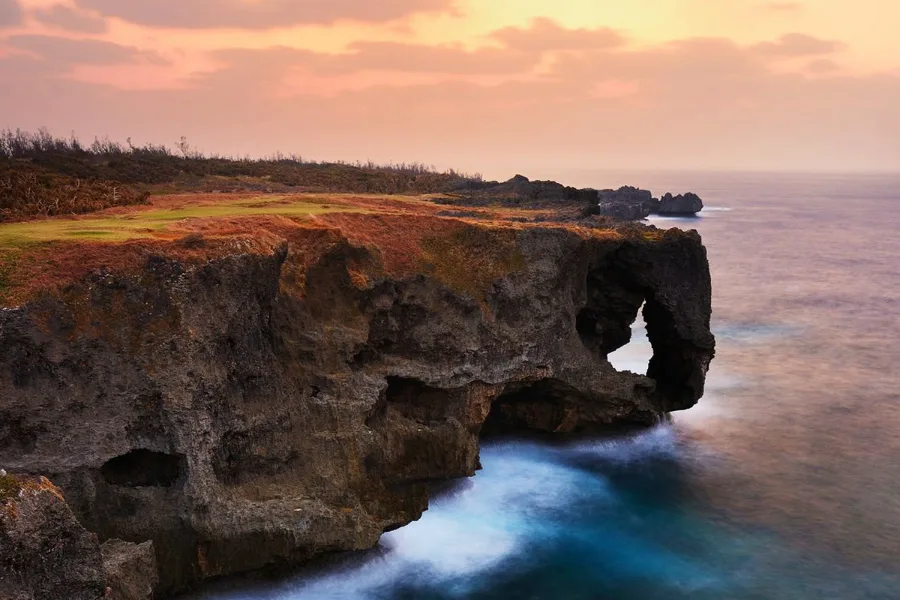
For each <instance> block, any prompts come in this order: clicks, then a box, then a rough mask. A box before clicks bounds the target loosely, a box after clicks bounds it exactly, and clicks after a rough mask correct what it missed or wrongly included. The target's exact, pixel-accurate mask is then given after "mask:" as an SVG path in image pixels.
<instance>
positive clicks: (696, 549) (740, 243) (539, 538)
mask: <svg viewBox="0 0 900 600" xmlns="http://www.w3.org/2000/svg"><path fill="white" fill-rule="evenodd" d="M539 175H540V177H541V178H544V177H547V178H554V179H558V180H561V181H565V182H566V183H567V184H571V185H578V186H590V187H598V188H602V187H618V186H620V185H625V184H629V185H637V186H641V187H645V188H648V189H651V190H653V191H654V193H655V194H656V195H659V194H661V193H664V192H667V191H672V192H683V191H695V192H697V193H699V194H700V195H701V196H702V197H703V199H704V201H705V202H706V205H707V209H706V210H704V212H703V213H702V215H701V217H699V218H697V219H667V218H655V219H653V221H652V223H653V224H655V225H657V226H658V227H670V226H671V227H682V228H695V229H697V230H699V231H700V233H701V234H702V235H703V239H704V242H705V243H706V245H707V248H708V250H709V258H710V263H711V267H712V276H713V290H714V306H713V330H714V332H715V333H716V336H717V339H718V356H717V358H716V360H715V361H714V362H713V366H712V369H711V371H710V377H709V382H708V387H707V394H706V397H705V398H703V399H702V400H701V402H700V404H699V405H698V406H697V407H696V408H695V409H693V410H691V411H688V412H684V413H677V414H676V415H675V416H674V419H673V423H672V424H670V425H666V426H661V427H658V428H656V429H653V430H649V431H646V432H643V433H640V434H637V435H633V436H631V437H627V438H617V439H590V440H585V439H580V440H571V441H565V442H559V443H544V442H538V441H534V440H493V441H490V442H488V443H486V444H485V446H484V448H483V451H482V463H483V465H484V470H483V471H481V472H479V474H478V475H477V476H476V477H475V478H474V479H471V480H468V481H465V482H460V483H459V484H458V485H456V486H453V487H452V488H451V489H450V490H449V491H447V492H446V493H445V494H443V495H441V496H439V497H438V498H437V499H436V500H435V501H434V502H433V503H432V506H431V508H430V510H429V511H428V512H427V513H426V514H425V516H424V517H423V518H422V519H421V521H419V522H417V523H413V524H412V525H410V526H408V527H406V528H403V529H401V530H399V531H395V532H392V533H390V534H387V535H385V536H384V538H383V542H382V546H383V547H382V549H381V550H380V551H378V552H373V553H370V554H366V555H364V556H362V557H359V558H355V559H352V560H350V561H344V562H343V563H340V564H337V565H335V566H333V567H330V568H328V569H325V570H318V571H315V572H314V573H312V574H310V573H305V574H303V575H302V576H296V577H288V578H286V579H284V580H283V581H279V582H276V583H272V582H268V583H259V582H229V583H227V584H225V585H220V586H215V587H214V588H211V589H209V590H208V591H206V592H204V593H203V594H201V595H200V596H196V598H202V599H203V600H213V599H215V600H300V599H303V600H306V599H311V600H319V599H355V598H361V599H389V598H398V599H420V598H421V599H448V600H449V599H458V598H471V599H484V600H487V599H498V600H499V599H534V600H539V599H540V600H543V599H547V600H565V599H572V600H581V599H584V600H588V599H590V600H599V599H616V600H618V599H638V600H644V599H648V600H649V599H653V600H678V599H688V598H690V599H701V600H705V599H709V600H713V599H715V600H722V599H730V600H745V599H746V600H750V599H753V600H757V599H758V600H762V599H782V598H785V599H797V600H805V599H814V600H830V599H840V600H863V599H866V600H868V599H885V600H887V599H896V598H900V342H898V340H900V175H893V176H889V175H854V176H849V175H848V176H841V175H793V174H727V173H638V172H631V173H606V172H585V171H580V172H556V173H541V174H539ZM649 357H650V347H649V343H648V342H647V340H646V335H645V333H644V332H643V330H642V323H640V322H638V323H636V324H635V335H634V340H633V342H632V344H630V345H629V346H627V347H626V348H624V349H622V350H620V351H619V352H618V353H616V355H615V356H614V357H613V359H614V364H615V365H616V366H617V368H620V369H628V370H633V371H644V370H645V369H646V366H647V361H648V359H649Z"/></svg>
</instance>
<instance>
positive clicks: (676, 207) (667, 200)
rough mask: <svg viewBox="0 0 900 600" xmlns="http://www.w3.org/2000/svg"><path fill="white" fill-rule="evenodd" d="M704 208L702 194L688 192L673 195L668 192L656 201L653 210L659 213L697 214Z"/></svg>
mask: <svg viewBox="0 0 900 600" xmlns="http://www.w3.org/2000/svg"><path fill="white" fill-rule="evenodd" d="M701 210H703V200H701V199H700V196H698V195H697V194H693V193H690V192H688V193H687V194H679V195H677V196H673V195H672V194H666V195H665V196H663V197H662V198H660V199H659V200H657V201H655V202H654V208H653V212H654V213H656V214H659V215H696V214H697V213H698V212H700V211H701Z"/></svg>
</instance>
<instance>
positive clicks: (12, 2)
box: [0, 0, 22, 27]
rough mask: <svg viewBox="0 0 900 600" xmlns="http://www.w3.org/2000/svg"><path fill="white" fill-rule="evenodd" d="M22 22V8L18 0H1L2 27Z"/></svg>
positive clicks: (0, 22)
mask: <svg viewBox="0 0 900 600" xmlns="http://www.w3.org/2000/svg"><path fill="white" fill-rule="evenodd" d="M21 22H22V8H21V7H20V6H19V3H18V2H17V1H16V0H0V27H10V26H12V25H18V24H19V23H21Z"/></svg>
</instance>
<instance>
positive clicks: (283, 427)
mask: <svg viewBox="0 0 900 600" xmlns="http://www.w3.org/2000/svg"><path fill="white" fill-rule="evenodd" d="M385 218H388V217H385ZM471 228H472V232H468V230H464V231H463V232H462V234H459V235H462V236H463V237H465V236H466V235H470V234H475V233H478V231H476V230H477V229H478V227H477V226H475V225H472V226H471ZM467 232H468V233H467ZM514 241H515V252H516V257H515V260H512V261H507V262H508V264H509V265H510V269H509V272H508V274H506V275H505V276H502V277H498V278H494V279H493V280H492V281H491V282H490V283H489V285H487V286H485V289H484V290H483V292H478V293H473V292H472V291H471V290H469V291H465V292H463V291H460V290H459V289H453V288H451V287H448V286H447V285H445V284H442V283H441V282H440V281H439V280H438V279H436V278H435V277H434V276H432V275H430V274H429V272H431V271H434V272H436V273H445V272H446V273H450V275H453V274H454V273H455V272H454V271H453V270H452V267H453V265H452V264H450V265H443V266H438V267H434V269H432V268H430V267H429V265H425V266H424V267H423V269H422V274H421V275H416V276H409V277H403V278H397V277H391V276H387V275H385V274H384V271H383V269H382V268H381V266H380V265H381V260H382V259H381V257H380V256H379V255H378V252H376V251H373V250H370V249H367V248H362V247H358V246H354V245H352V244H350V243H349V242H347V241H346V240H341V239H337V240H335V241H334V242H333V243H330V244H329V245H327V247H325V248H324V249H323V250H321V251H319V252H317V253H316V254H314V255H312V254H311V253H310V251H309V250H308V248H306V247H304V245H303V244H299V243H295V242H293V241H291V240H290V239H287V240H285V241H284V243H282V244H281V245H277V246H275V247H273V248H272V251H271V252H269V253H263V254H260V253H240V252H236V253H235V254H234V255H233V256H230V257H226V258H222V259H217V260H214V261H211V262H209V263H208V264H206V265H204V266H201V267H194V268H186V267H184V266H182V265H181V264H179V263H178V262H177V261H175V260H170V259H165V258H163V257H152V256H151V257H148V258H147V262H146V265H145V267H144V269H143V271H142V273H141V274H140V275H139V276H128V277H126V276H119V275H116V274H114V273H98V274H96V275H95V276H93V277H92V278H90V279H89V280H86V281H84V282H82V283H81V284H79V285H76V286H74V287H72V288H70V289H68V290H66V291H65V293H63V294H62V295H61V296H60V297H46V298H44V299H43V300H41V301H38V302H34V303H32V304H30V305H28V306H26V307H23V308H20V309H15V310H5V311H0V398H2V399H3V400H2V403H0V464H4V465H7V466H8V467H9V468H13V469H16V470H20V471H23V472H32V473H46V474H48V475H49V476H51V478H52V479H53V480H54V481H55V482H56V483H57V484H58V485H59V486H60V487H61V488H62V489H63V490H64V492H65V494H66V497H67V499H68V500H69V503H70V505H71V507H72V509H73V511H74V512H75V513H76V514H77V515H78V517H79V519H80V520H81V522H82V524H83V525H84V526H85V527H86V528H87V529H88V530H90V531H92V532H96V533H97V534H98V535H99V537H100V539H101V540H109V539H121V540H125V541H127V542H133V543H143V542H146V541H148V540H152V541H153V543H154V546H155V549H156V560H157V563H158V571H159V576H160V584H159V588H158V591H159V592H160V594H161V595H164V594H167V593H171V592H174V591H176V590H178V589H181V588H183V587H185V586H187V585H190V584H192V583H194V582H197V581H200V580H202V579H205V578H210V577H215V576H220V575H225V574H230V573H235V572H241V571H248V570H253V569H258V568H262V567H267V566H273V565H276V566H277V565H289V564H295V563H298V562H301V561H304V560H307V559H310V558H312V557H315V556H317V555H319V554H322V553H326V552H332V551H340V550H356V549H364V548H369V547H371V546H373V545H374V544H375V543H376V542H377V540H378V538H379V536H380V535H381V534H382V533H383V532H384V531H386V530H390V529H394V528H397V527H400V526H402V525H404V524H406V523H408V522H410V521H411V520H414V519H417V518H418V517H419V516H420V515H421V514H422V511H423V510H424V509H425V507H426V505H427V499H428V487H429V483H431V482H434V481H439V480H444V479H447V478H453V477H463V476H469V475H472V474H473V473H474V472H475V470H476V468H477V467H478V436H479V433H480V431H481V429H482V427H483V426H484V424H485V422H486V421H488V422H489V426H491V427H494V428H497V429H504V428H516V429H521V428H531V429H537V430H543V431H554V432H572V431H579V430H589V429H597V428H603V427H605V426H608V425H611V424H620V423H635V424H649V423H654V422H656V421H657V419H659V418H660V417H661V416H662V415H664V414H665V413H667V412H669V411H673V410H681V409H687V408H690V407H691V406H693V405H694V404H695V403H696V402H697V400H698V399H699V398H700V396H701V395H702V393H703V383H704V379H705V375H706V370H707V367H708V365H709V361H710V359H711V358H712V356H713V351H714V340H713V337H712V335H711V333H710V331H709V319H710V295H711V290H710V280H709V270H708V265H707V261H706V252H705V249H704V248H703V246H702V243H701V241H700V238H699V236H698V235H696V233H683V232H679V231H674V230H673V231H672V232H660V231H657V230H653V229H648V228H636V229H633V230H629V231H624V232H620V233H618V234H615V235H608V236H603V235H585V234H583V233H578V232H576V231H572V230H569V229H566V228H563V227H549V226H548V227H543V228H537V227H535V228H524V229H522V230H520V231H517V232H516V233H515V240H514ZM504 264H506V263H504ZM489 266H491V268H494V266H492V265H489ZM491 272H493V271H491ZM462 273H464V270H463V271H462ZM450 275H448V277H449V276H450ZM466 283H467V282H465V281H463V282H462V283H461V285H463V284H466ZM642 306H643V307H644V308H643V311H644V316H645V318H646V320H647V322H648V333H649V336H650V339H651V341H652V343H653V346H654V349H655V356H654V358H653V361H652V362H651V365H650V371H649V377H647V376H643V375H637V374H632V373H619V372H616V371H615V369H614V368H613V367H612V366H611V365H610V364H609V362H608V361H607V360H606V357H607V355H608V354H609V353H610V352H612V351H613V350H615V349H617V348H619V347H621V346H622V345H624V344H625V343H627V342H628V341H629V339H630V329H629V326H630V325H631V323H632V322H633V321H634V320H635V318H636V315H637V313H638V311H639V310H641V307H642Z"/></svg>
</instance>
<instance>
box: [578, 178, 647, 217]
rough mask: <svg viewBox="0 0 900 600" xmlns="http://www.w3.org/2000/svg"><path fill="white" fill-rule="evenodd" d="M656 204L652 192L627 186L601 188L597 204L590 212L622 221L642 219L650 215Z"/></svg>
mask: <svg viewBox="0 0 900 600" xmlns="http://www.w3.org/2000/svg"><path fill="white" fill-rule="evenodd" d="M654 206H655V204H654V200H653V195H652V194H651V193H650V192H648V191H647V190H642V189H639V188H635V187H630V186H626V187H621V188H619V189H617V190H600V192H598V199H597V205H596V207H595V208H594V209H593V210H591V211H590V212H591V214H597V215H603V216H607V217H613V218H615V219H619V220H620V221H640V220H642V219H646V218H647V217H648V216H650V213H651V211H652V210H653V208H654Z"/></svg>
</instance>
